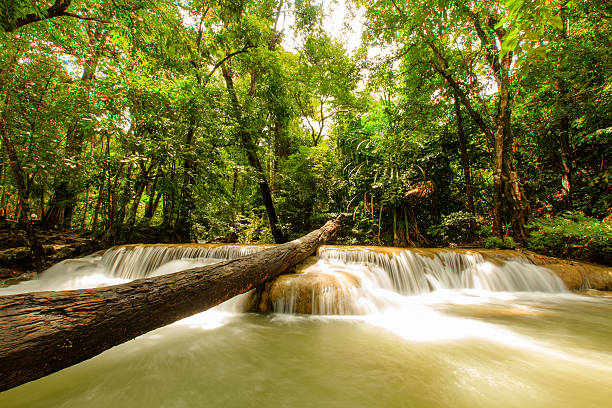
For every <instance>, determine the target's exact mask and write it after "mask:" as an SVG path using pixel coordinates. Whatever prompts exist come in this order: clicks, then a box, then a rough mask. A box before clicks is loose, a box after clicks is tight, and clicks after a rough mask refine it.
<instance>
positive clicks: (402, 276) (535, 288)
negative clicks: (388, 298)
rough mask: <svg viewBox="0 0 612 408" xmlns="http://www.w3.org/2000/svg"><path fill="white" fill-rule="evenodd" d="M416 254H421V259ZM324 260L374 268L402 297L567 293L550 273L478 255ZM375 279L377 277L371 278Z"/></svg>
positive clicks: (331, 254) (322, 252) (364, 253)
mask: <svg viewBox="0 0 612 408" xmlns="http://www.w3.org/2000/svg"><path fill="white" fill-rule="evenodd" d="M419 252H420V253H419ZM318 255H319V257H320V258H322V259H330V260H331V259H334V260H340V261H343V262H346V263H347V264H366V265H376V266H378V267H380V268H382V269H383V270H384V271H385V272H386V274H387V275H388V276H389V278H390V279H391V282H392V288H390V289H393V290H395V291H397V292H399V293H401V294H402V295H420V294H423V293H428V292H432V291H434V290H438V289H481V290H488V291H495V292H550V293H555V292H566V291H567V289H566V288H565V285H564V284H563V282H562V281H561V279H559V277H557V276H556V275H555V274H554V273H553V272H551V271H550V270H548V269H546V268H543V267H540V266H537V265H534V264H532V263H531V262H529V261H528V260H527V259H526V258H523V257H519V256H513V257H511V258H507V259H503V258H501V257H499V258H493V257H487V258H489V259H485V257H483V255H482V254H481V253H479V252H465V253H464V252H457V251H452V250H436V249H433V250H431V249H430V250H427V249H419V250H410V249H395V250H394V251H389V250H388V249H386V248H382V249H381V250H379V249H377V248H376V247H370V248H359V247H357V248H350V247H347V248H342V247H326V246H324V247H321V248H320V249H319V253H318ZM374 273H376V272H374Z"/></svg>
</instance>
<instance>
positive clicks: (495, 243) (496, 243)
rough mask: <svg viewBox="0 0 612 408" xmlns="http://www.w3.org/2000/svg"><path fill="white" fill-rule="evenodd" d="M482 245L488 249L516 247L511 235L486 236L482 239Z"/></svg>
mask: <svg viewBox="0 0 612 408" xmlns="http://www.w3.org/2000/svg"><path fill="white" fill-rule="evenodd" d="M484 247H485V248H488V249H514V248H516V244H515V243H514V240H513V239H512V237H504V238H503V239H501V238H497V237H488V238H487V239H485V241H484Z"/></svg>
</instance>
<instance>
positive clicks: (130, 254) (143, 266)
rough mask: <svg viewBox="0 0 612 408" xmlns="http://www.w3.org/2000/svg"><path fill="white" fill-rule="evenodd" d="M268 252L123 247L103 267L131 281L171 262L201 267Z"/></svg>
mask: <svg viewBox="0 0 612 408" xmlns="http://www.w3.org/2000/svg"><path fill="white" fill-rule="evenodd" d="M265 248H267V247H266V246H263V245H214V244H213V245H210V244H194V245H124V246H118V247H114V248H111V249H109V250H108V251H106V252H105V253H104V255H103V256H102V263H103V264H104V267H105V268H106V269H107V270H109V271H110V272H111V273H112V275H113V276H115V277H119V278H123V279H129V280H132V279H138V278H146V277H148V276H151V273H152V272H153V271H155V270H156V269H157V268H159V267H160V266H162V265H164V264H167V263H169V262H171V261H176V260H199V261H201V262H199V263H198V265H201V264H211V263H215V262H221V261H223V260H229V259H234V258H239V257H241V256H245V255H251V254H254V253H255V252H259V251H261V250H263V249H265ZM204 260H207V261H204ZM198 265H195V264H193V265H189V266H187V267H193V266H198ZM178 270H180V269H175V270H173V271H172V270H168V271H167V272H166V273H170V272H176V271H178ZM156 274H157V275H159V274H160V273H156Z"/></svg>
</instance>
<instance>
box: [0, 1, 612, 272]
mask: <svg viewBox="0 0 612 408" xmlns="http://www.w3.org/2000/svg"><path fill="white" fill-rule="evenodd" d="M338 10H340V12H338ZM339 13H340V14H339ZM0 24H1V25H2V30H1V32H0V44H1V46H0V135H1V139H0V143H1V150H0V157H1V162H0V189H1V192H0V216H1V217H2V222H4V224H6V225H9V226H14V225H17V224H18V226H19V228H21V229H22V230H23V231H25V234H26V235H27V239H28V242H29V243H30V244H31V246H32V252H33V254H34V256H35V257H44V251H43V250H42V247H41V245H40V243H39V242H38V241H39V240H37V238H36V237H37V235H40V234H41V231H46V230H55V231H77V232H79V233H84V234H87V235H88V236H91V237H95V239H96V240H97V241H99V242H103V243H105V244H104V245H106V246H110V245H114V244H118V243H127V242H194V241H195V240H198V241H200V242H213V241H217V242H241V243H272V242H276V243H282V242H285V241H287V240H288V239H292V238H294V237H297V236H301V235H303V234H304V233H305V232H307V231H310V230H312V229H313V228H316V227H318V226H320V225H322V224H323V223H324V221H326V220H328V219H330V218H334V217H335V216H337V215H338V214H344V215H345V226H344V229H343V234H342V240H343V242H344V243H347V244H362V245H365V244H369V245H392V246H400V247H441V246H451V247H455V246H472V247H473V246H480V247H482V246H485V247H487V248H515V247H520V248H528V249H531V250H534V251H536V252H540V253H543V254H553V255H556V256H562V257H573V258H579V259H587V260H593V261H598V262H604V263H606V262H610V259H612V223H610V217H611V216H612V188H611V186H612V183H611V179H610V178H611V176H612V164H611V162H610V157H611V156H610V154H611V153H612V35H611V34H612V7H611V5H610V4H609V3H608V2H606V1H600V0H596V1H584V0H582V1H581V0H577V1H557V0H536V1H525V0H509V1H507V2H504V1H492V0H491V1H489V0H487V1H479V0H477V1H450V0H427V1H411V0H377V1H374V0H372V1H364V0H347V1H346V2H344V1H341V2H334V3H331V4H330V2H319V1H316V0H295V1H286V0H213V1H192V0H182V1H179V0H160V1H155V2H147V1H142V0H101V1H91V0H75V1H71V0H54V1H33V0H9V1H3V2H2V4H1V5H0ZM10 228H13V227H10Z"/></svg>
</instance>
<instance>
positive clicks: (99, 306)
mask: <svg viewBox="0 0 612 408" xmlns="http://www.w3.org/2000/svg"><path fill="white" fill-rule="evenodd" d="M339 226H340V222H339V220H338V219H337V220H334V221H328V222H327V223H326V224H325V225H324V226H323V227H321V228H320V229H318V230H315V231H313V232H311V233H309V234H308V235H305V236H303V237H302V238H300V239H297V240H294V241H291V242H288V243H286V244H282V245H279V246H276V247H274V248H270V249H266V250H264V251H262V252H258V253H256V254H253V255H248V256H245V257H241V258H237V259H234V260H230V261H225V262H221V263H218V264H215V265H208V266H204V267H199V268H193V269H188V270H185V271H181V272H176V273H173V274H169V275H163V276H158V277H154V278H145V279H137V280H134V281H132V282H129V283H125V284H121V285H115V286H108V287H103V288H95V289H82V290H68V291H59V292H35V293H25V294H18V295H9V296H0V391H4V390H8V389H10V388H13V387H16V386H18V385H21V384H24V383H26V382H29V381H32V380H36V379H38V378H41V377H44V376H46V375H48V374H51V373H54V372H56V371H59V370H61V369H63V368H66V367H69V366H71V365H74V364H77V363H79V362H81V361H84V360H87V359H89V358H91V357H94V356H96V355H98V354H100V353H102V352H103V351H104V350H107V349H109V348H111V347H113V346H116V345H118V344H121V343H124V342H126V341H128V340H130V339H133V338H135V337H137V336H140V335H141V334H144V333H147V332H149V331H151V330H153V329H156V328H159V327H162V326H166V325H168V324H170V323H173V322H175V321H177V320H180V319H183V318H185V317H188V316H191V315H193V314H195V313H199V312H202V311H204V310H206V309H209V308H211V307H213V306H215V305H218V304H220V303H222V302H224V301H226V300H228V299H230V298H232V297H234V296H236V295H239V294H241V293H244V292H247V291H249V290H250V289H252V288H254V287H256V286H259V285H261V284H262V283H264V282H265V281H266V280H268V279H271V278H274V277H276V276H278V275H279V274H281V273H283V272H286V271H287V270H289V269H290V268H291V267H293V266H294V265H296V264H297V263H299V262H301V261H302V260H304V259H305V258H306V257H308V256H309V255H311V254H312V253H313V252H314V251H316V249H317V248H318V247H319V246H320V245H322V244H323V243H325V242H326V241H327V240H328V239H330V238H331V237H332V236H333V235H334V234H335V233H336V231H337V230H338V229H339Z"/></svg>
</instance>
